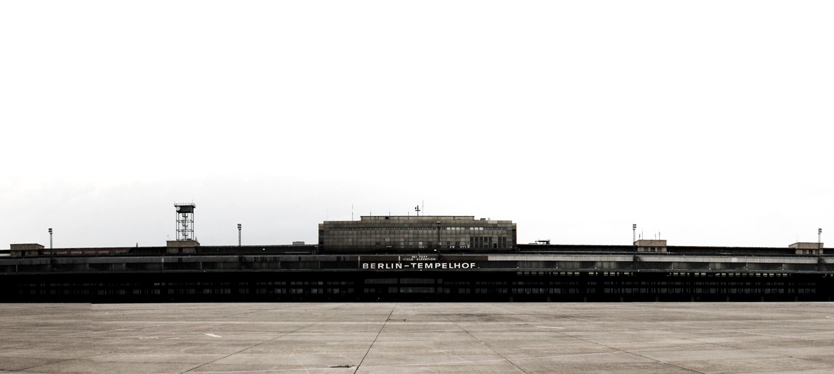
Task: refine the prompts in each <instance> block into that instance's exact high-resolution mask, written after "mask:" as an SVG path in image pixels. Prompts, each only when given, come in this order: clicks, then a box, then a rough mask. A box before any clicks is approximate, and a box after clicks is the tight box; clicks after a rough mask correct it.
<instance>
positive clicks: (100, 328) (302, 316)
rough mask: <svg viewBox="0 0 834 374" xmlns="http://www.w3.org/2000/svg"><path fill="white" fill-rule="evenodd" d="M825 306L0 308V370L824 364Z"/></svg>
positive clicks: (492, 369)
mask: <svg viewBox="0 0 834 374" xmlns="http://www.w3.org/2000/svg"><path fill="white" fill-rule="evenodd" d="M832 316H834V304H831V303H711V304H707V303H596V304H594V303H587V304H586V303H572V304H558V303H553V304H546V303H536V304H494V303H480V304H479V303H472V304H456V303H411V304H396V303H368V304H349V303H344V304H326V303H321V304H312V303H303V304H109V305H84V304H0V319H2V321H3V323H2V325H0V336H2V341H0V372H23V373H111V372H121V373H187V372H194V373H221V372H224V373H228V372H236V373H284V372H286V373H294V372H305V373H418V372H420V373H422V372H433V373H467V374H471V373H473V372H474V373H513V372H515V373H576V372H585V373H611V372H617V373H652V372H656V373H693V372H695V373H763V372H766V373H780V372H786V373H787V372H790V373H824V372H832V371H834V318H832Z"/></svg>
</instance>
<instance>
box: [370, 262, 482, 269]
mask: <svg viewBox="0 0 834 374" xmlns="http://www.w3.org/2000/svg"><path fill="white" fill-rule="evenodd" d="M475 268H476V266H475V263H474V262H363V263H362V269H368V270H402V269H416V270H435V269H438V270H458V269H475Z"/></svg>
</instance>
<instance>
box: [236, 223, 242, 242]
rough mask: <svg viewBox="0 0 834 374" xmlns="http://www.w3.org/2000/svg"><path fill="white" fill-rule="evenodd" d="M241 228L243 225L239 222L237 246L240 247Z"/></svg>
mask: <svg viewBox="0 0 834 374" xmlns="http://www.w3.org/2000/svg"><path fill="white" fill-rule="evenodd" d="M240 228H241V226H240V224H239V223H238V224H237V246H238V247H240V233H241V230H240Z"/></svg>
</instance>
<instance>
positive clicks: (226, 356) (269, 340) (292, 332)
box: [180, 322, 316, 374]
mask: <svg viewBox="0 0 834 374" xmlns="http://www.w3.org/2000/svg"><path fill="white" fill-rule="evenodd" d="M315 324H316V323H315V322H314V323H311V324H309V325H306V326H302V327H300V328H298V329H295V330H293V331H290V332H287V333H284V334H281V335H278V336H276V337H274V338H272V339H267V340H264V341H262V342H260V343H258V344H255V345H251V346H249V347H246V348H243V349H241V350H239V351H237V352H232V353H229V354H228V355H225V356H223V357H220V358H218V359H215V360H212V361H209V362H206V363H202V364H200V365H197V366H195V367H193V368H191V369H188V370H185V371H183V372H181V373H180V374H184V373H189V372H191V371H194V370H197V369H199V368H201V367H203V366H206V365H211V364H213V363H215V362H217V361H220V360H222V359H224V358H228V357H231V356H234V355H236V354H239V353H241V352H245V351H247V350H250V349H252V348H255V347H258V346H261V345H264V344H266V343H269V342H271V341H274V340H277V339H280V338H283V337H285V336H287V335H290V334H294V333H296V332H298V331H301V330H303V329H306V328H308V327H310V326H314V325H315Z"/></svg>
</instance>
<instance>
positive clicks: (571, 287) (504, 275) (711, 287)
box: [0, 211, 834, 302]
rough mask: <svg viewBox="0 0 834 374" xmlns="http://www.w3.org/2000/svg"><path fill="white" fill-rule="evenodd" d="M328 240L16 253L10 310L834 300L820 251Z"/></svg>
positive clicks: (409, 221)
mask: <svg viewBox="0 0 834 374" xmlns="http://www.w3.org/2000/svg"><path fill="white" fill-rule="evenodd" d="M192 212H193V211H192ZM183 214H191V213H183ZM180 221H182V222H185V223H184V224H183V225H184V226H185V227H188V228H193V225H190V223H188V219H181V217H178V222H180ZM318 228H319V243H318V244H302V243H294V245H246V246H242V245H237V246H210V245H201V244H200V243H199V242H197V241H196V240H194V239H193V237H190V236H188V235H184V236H183V237H178V239H179V240H173V241H168V242H167V243H166V245H165V246H159V247H117V248H49V247H45V246H43V245H40V244H35V243H29V244H13V245H11V247H10V251H9V255H8V256H7V257H0V302H202V301H207V302H215V301H261V302H268V301H351V302H354V301H360V302H369V301H503V302H509V301H537V302H548V301H552V302H558V301H579V302H582V301H793V300H801V301H831V300H832V298H834V256H832V255H827V254H825V252H826V250H825V248H824V247H823V245H822V243H821V242H818V243H794V244H791V245H788V246H784V247H765V248H760V247H698V246H674V245H667V242H666V240H659V239H658V240H636V241H635V242H633V243H629V244H626V245H560V244H554V245H550V244H545V243H539V244H519V243H518V242H517V230H516V224H515V223H513V222H512V221H502V220H490V219H475V218H474V217H472V216H420V217H417V216H414V217H403V216H366V217H361V219H360V220H358V221H325V222H323V223H321V224H319V227H318Z"/></svg>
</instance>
